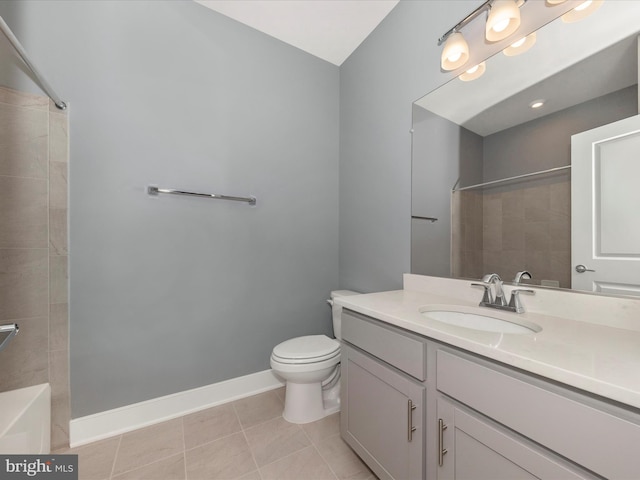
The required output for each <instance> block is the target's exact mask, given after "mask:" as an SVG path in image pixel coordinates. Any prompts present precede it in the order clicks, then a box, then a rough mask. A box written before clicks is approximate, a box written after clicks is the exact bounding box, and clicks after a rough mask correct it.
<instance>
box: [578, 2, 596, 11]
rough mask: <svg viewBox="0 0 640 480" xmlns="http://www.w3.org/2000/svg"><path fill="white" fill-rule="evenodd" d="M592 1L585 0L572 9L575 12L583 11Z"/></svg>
mask: <svg viewBox="0 0 640 480" xmlns="http://www.w3.org/2000/svg"><path fill="white" fill-rule="evenodd" d="M592 3H593V0H587V1H586V2H584V3H581V4H580V5H578V6H577V7H576V8H574V10H575V11H576V12H581V11H583V10H584V9H585V8H589V6H590V5H591V4H592Z"/></svg>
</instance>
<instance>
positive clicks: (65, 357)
mask: <svg viewBox="0 0 640 480" xmlns="http://www.w3.org/2000/svg"><path fill="white" fill-rule="evenodd" d="M49 383H50V384H51V449H52V450H57V449H61V448H65V447H68V446H69V422H70V421H71V409H70V403H69V352H68V351H67V350H57V351H54V352H50V353H49Z"/></svg>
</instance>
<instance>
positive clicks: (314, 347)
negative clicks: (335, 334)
mask: <svg viewBox="0 0 640 480" xmlns="http://www.w3.org/2000/svg"><path fill="white" fill-rule="evenodd" d="M339 352H340V342H338V341H337V340H334V339H332V338H329V337H327V336H326V335H307V336H305V337H296V338H292V339H290V340H286V341H284V342H282V343H280V344H279V345H276V346H275V347H274V349H273V355H274V356H275V357H278V358H280V359H282V360H284V361H287V360H289V361H290V362H293V363H297V362H299V361H301V360H311V361H320V360H324V359H325V358H330V357H332V356H335V355H337V354H338V353H339Z"/></svg>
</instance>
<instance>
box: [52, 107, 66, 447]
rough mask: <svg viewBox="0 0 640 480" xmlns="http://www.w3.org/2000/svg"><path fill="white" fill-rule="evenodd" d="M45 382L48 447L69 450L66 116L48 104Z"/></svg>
mask: <svg viewBox="0 0 640 480" xmlns="http://www.w3.org/2000/svg"><path fill="white" fill-rule="evenodd" d="M49 112H50V113H49V255H50V258H49V291H50V294H49V301H50V305H49V329H50V334H49V382H50V384H51V446H52V448H53V449H62V448H66V447H68V446H69V422H70V421H71V402H70V388H69V305H68V298H69V275H68V256H67V254H68V251H69V247H68V233H67V231H68V230H67V224H68V207H67V201H68V193H67V192H68V188H69V186H68V181H67V178H68V168H69V132H68V120H69V119H68V116H67V113H62V112H61V111H60V110H58V109H57V108H56V107H55V106H54V105H53V102H49Z"/></svg>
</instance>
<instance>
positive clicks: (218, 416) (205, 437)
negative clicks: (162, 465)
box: [184, 403, 241, 450]
mask: <svg viewBox="0 0 640 480" xmlns="http://www.w3.org/2000/svg"><path fill="white" fill-rule="evenodd" d="M239 431H241V427H240V421H239V420H238V416H237V415H236V411H235V409H234V408H233V406H232V405H231V404H230V403H228V404H225V405H220V406H219V407H213V408H209V409H207V410H203V411H201V412H196V413H192V414H191V415H187V416H185V417H184V443H185V447H186V448H187V450H189V449H191V448H194V447H197V446H199V445H203V444H205V443H209V442H212V441H214V440H217V439H218V438H222V437H226V436H228V435H231V434H232V433H236V432H239Z"/></svg>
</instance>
